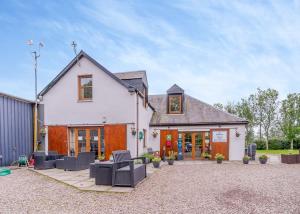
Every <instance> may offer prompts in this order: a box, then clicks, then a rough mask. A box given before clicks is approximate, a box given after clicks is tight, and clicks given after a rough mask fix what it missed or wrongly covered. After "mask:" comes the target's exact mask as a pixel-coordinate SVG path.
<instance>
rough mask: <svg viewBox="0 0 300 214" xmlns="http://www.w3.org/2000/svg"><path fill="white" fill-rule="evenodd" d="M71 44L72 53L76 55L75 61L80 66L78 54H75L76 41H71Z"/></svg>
mask: <svg viewBox="0 0 300 214" xmlns="http://www.w3.org/2000/svg"><path fill="white" fill-rule="evenodd" d="M71 46H72V47H73V51H74V54H75V56H76V62H77V64H78V65H79V66H80V63H79V61H78V55H77V49H76V47H77V44H76V42H75V41H72V44H71Z"/></svg>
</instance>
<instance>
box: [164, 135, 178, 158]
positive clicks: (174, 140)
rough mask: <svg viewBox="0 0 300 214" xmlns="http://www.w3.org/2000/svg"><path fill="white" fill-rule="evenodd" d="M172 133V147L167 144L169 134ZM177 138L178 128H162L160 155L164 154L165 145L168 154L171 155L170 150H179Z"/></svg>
mask: <svg viewBox="0 0 300 214" xmlns="http://www.w3.org/2000/svg"><path fill="white" fill-rule="evenodd" d="M169 134H170V135H171V136H172V138H171V147H167V146H166V141H167V135H169ZM177 140H178V130H177V129H172V130H160V155H161V156H162V155H163V147H164V146H165V148H166V156H168V155H169V151H171V150H173V151H175V152H178V148H177Z"/></svg>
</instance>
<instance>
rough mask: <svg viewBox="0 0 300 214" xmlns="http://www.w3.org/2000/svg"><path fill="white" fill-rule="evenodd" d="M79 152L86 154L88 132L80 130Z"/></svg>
mask: <svg viewBox="0 0 300 214" xmlns="http://www.w3.org/2000/svg"><path fill="white" fill-rule="evenodd" d="M78 152H86V130H85V129H78Z"/></svg>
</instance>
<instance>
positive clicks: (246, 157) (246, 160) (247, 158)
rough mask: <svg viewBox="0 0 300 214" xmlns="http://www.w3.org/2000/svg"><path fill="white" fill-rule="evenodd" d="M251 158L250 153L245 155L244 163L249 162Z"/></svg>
mask: <svg viewBox="0 0 300 214" xmlns="http://www.w3.org/2000/svg"><path fill="white" fill-rule="evenodd" d="M249 160H250V157H249V156H248V155H245V156H244V157H243V163H244V164H248V163H249Z"/></svg>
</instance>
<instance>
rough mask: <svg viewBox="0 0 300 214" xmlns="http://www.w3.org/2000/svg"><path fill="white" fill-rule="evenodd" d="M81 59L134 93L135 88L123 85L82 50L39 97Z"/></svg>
mask: <svg viewBox="0 0 300 214" xmlns="http://www.w3.org/2000/svg"><path fill="white" fill-rule="evenodd" d="M82 57H86V58H87V59H88V60H89V61H91V62H92V63H93V64H94V65H96V66H97V67H98V68H99V69H100V70H102V71H104V72H105V73H106V74H107V75H109V76H110V77H111V78H112V79H114V80H116V81H117V82H118V83H120V84H121V85H123V86H124V87H125V88H127V89H128V91H130V92H131V91H135V88H134V87H133V86H132V85H128V84H125V83H124V82H123V81H122V80H121V79H119V78H118V77H116V76H115V75H114V74H113V73H111V72H110V71H109V70H107V69H106V68H105V67H103V66H102V65H101V64H100V63H98V62H97V61H96V60H95V59H93V58H92V57H90V56H89V55H88V54H87V53H85V52H84V51H83V50H81V51H80V53H79V54H78V55H77V56H76V57H74V59H72V61H71V62H70V63H69V64H68V65H67V66H66V67H65V68H64V69H63V70H62V71H61V72H60V73H59V74H58V75H57V76H56V77H55V78H54V79H53V80H52V81H51V82H50V83H49V84H48V85H47V86H46V87H45V88H44V89H43V90H42V91H41V92H40V93H39V96H43V95H45V94H46V93H47V92H48V91H49V90H50V89H51V88H52V87H53V86H54V85H55V84H56V83H57V82H58V81H59V80H60V79H61V78H62V77H63V76H64V75H65V74H66V73H67V72H68V71H69V70H70V69H71V68H72V67H73V66H74V65H75V64H76V63H77V61H78V60H80V59H81V58H82Z"/></svg>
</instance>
